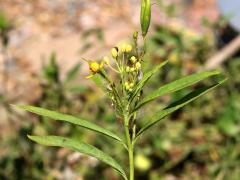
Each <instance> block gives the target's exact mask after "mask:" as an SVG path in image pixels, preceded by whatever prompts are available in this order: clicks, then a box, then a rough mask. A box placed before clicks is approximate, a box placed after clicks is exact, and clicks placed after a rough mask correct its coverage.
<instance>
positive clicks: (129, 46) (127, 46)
mask: <svg viewBox="0 0 240 180" xmlns="http://www.w3.org/2000/svg"><path fill="white" fill-rule="evenodd" d="M131 51H132V45H130V44H128V45H126V52H127V53H130V52H131Z"/></svg>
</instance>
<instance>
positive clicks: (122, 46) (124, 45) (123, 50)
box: [120, 44, 127, 53]
mask: <svg viewBox="0 0 240 180" xmlns="http://www.w3.org/2000/svg"><path fill="white" fill-rule="evenodd" d="M126 48H127V45H126V44H122V45H121V47H120V49H121V51H122V52H123V53H124V52H126Z"/></svg>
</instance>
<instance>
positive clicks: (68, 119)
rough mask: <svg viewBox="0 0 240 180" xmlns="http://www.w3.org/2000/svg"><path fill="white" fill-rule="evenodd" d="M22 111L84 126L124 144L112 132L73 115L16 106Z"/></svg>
mask: <svg viewBox="0 0 240 180" xmlns="http://www.w3.org/2000/svg"><path fill="white" fill-rule="evenodd" d="M16 107H18V108H20V109H24V110H26V111H29V112H32V113H35V114H38V115H40V116H45V117H48V118H51V119H54V120H57V121H66V122H69V123H72V124H75V125H79V126H82V127H84V128H87V129H90V130H93V131H96V132H99V133H102V134H104V135H106V136H108V137H111V138H113V139H115V140H117V141H120V142H122V140H121V138H120V137H118V136H117V135H116V133H112V132H111V131H109V130H107V129H106V128H102V127H100V126H98V125H96V124H94V123H91V122H89V121H86V120H84V119H81V118H77V117H74V116H71V115H67V114H62V113H58V112H56V111H50V110H48V109H44V108H40V107H34V106H16Z"/></svg>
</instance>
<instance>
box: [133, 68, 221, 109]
mask: <svg viewBox="0 0 240 180" xmlns="http://www.w3.org/2000/svg"><path fill="white" fill-rule="evenodd" d="M218 74H220V72H219V71H205V72H200V73H196V74H193V75H189V76H186V77H183V78H181V79H178V80H176V81H173V82H171V83H169V84H166V85H164V86H162V87H160V88H158V89H157V90H155V91H153V92H152V93H149V95H147V96H146V97H145V98H143V100H142V101H141V102H139V104H138V105H137V107H136V108H135V109H134V111H136V110H137V109H139V108H140V107H142V106H144V105H145V104H146V103H148V102H150V101H152V100H154V99H155V98H157V97H160V96H163V95H165V94H169V93H172V92H175V91H178V90H181V89H183V88H185V87H188V86H191V85H193V84H195V83H197V82H199V81H201V80H203V79H205V78H208V77H210V76H214V75H218Z"/></svg>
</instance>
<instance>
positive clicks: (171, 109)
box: [136, 80, 225, 138]
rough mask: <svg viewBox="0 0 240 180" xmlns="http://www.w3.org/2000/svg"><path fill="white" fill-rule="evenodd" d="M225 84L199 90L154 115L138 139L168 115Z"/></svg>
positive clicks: (142, 129) (139, 133)
mask: <svg viewBox="0 0 240 180" xmlns="http://www.w3.org/2000/svg"><path fill="white" fill-rule="evenodd" d="M223 82H225V80H222V81H220V82H218V83H217V84H214V85H212V86H209V87H203V88H199V89H197V90H195V91H193V92H191V93H189V94H188V95H186V96H184V97H183V98H181V99H180V100H178V101H176V102H173V103H171V104H170V105H169V106H167V107H166V108H164V109H163V110H161V111H160V112H158V113H156V115H154V116H153V117H152V118H151V119H150V120H149V122H148V123H147V124H146V125H144V126H143V127H142V128H141V129H140V131H139V132H138V133H137V136H136V138H137V137H139V135H141V134H142V133H143V132H145V131H146V130H147V129H149V128H150V127H152V126H153V125H155V124H156V123H158V122H159V121H160V120H162V119H163V118H164V117H166V116H167V115H169V114H171V113H173V112H174V111H176V110H178V109H180V108H182V107H183V106H185V105H187V104H188V103H190V102H192V101H193V100H195V99H197V98H198V97H200V96H202V95H204V94H206V93H207V92H209V91H211V90H212V89H214V88H215V87H217V86H219V85H220V84H222V83H223Z"/></svg>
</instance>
